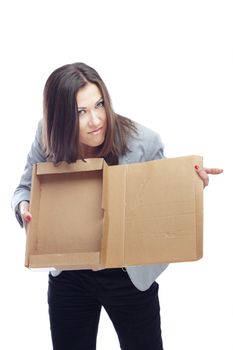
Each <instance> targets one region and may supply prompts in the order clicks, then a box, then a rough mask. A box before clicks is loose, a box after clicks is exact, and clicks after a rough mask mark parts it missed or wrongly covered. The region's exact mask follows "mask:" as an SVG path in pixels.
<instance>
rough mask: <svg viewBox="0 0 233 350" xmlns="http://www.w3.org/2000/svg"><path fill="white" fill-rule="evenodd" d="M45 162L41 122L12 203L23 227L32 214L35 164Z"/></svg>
mask: <svg viewBox="0 0 233 350" xmlns="http://www.w3.org/2000/svg"><path fill="white" fill-rule="evenodd" d="M45 161H46V156H45V154H44V152H43V147H42V122H41V121H40V122H39V124H38V127H37V130H36V136H35V139H34V142H33V143H32V146H31V150H30V152H29V153H28V156H27V162H26V166H25V168H24V172H23V174H22V176H21V179H20V183H19V185H18V186H17V188H16V190H15V192H14V194H13V197H12V202H11V206H12V209H13V210H14V212H15V215H16V218H17V220H18V222H19V224H20V225H21V227H23V219H26V218H27V217H28V218H29V216H27V215H29V214H30V213H28V206H29V201H30V194H31V182H32V167H33V164H35V163H40V162H45ZM20 203H22V204H20ZM22 217H23V219H22ZM25 221H27V220H25Z"/></svg>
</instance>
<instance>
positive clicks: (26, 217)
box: [22, 211, 32, 222]
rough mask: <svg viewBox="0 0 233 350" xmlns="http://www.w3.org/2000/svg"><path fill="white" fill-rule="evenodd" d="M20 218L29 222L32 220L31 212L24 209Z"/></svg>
mask: <svg viewBox="0 0 233 350" xmlns="http://www.w3.org/2000/svg"><path fill="white" fill-rule="evenodd" d="M22 219H23V220H24V221H26V222H30V221H31V220H32V214H31V213H30V212H29V211H26V212H25V213H23V214H22Z"/></svg>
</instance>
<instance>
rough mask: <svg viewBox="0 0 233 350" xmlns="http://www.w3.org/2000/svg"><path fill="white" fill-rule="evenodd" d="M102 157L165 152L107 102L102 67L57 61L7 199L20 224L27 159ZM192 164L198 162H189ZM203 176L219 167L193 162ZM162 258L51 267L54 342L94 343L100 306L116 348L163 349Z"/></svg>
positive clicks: (136, 158) (25, 213)
mask: <svg viewBox="0 0 233 350" xmlns="http://www.w3.org/2000/svg"><path fill="white" fill-rule="evenodd" d="M93 157H103V158H105V160H106V162H107V163H108V164H110V165H114V164H126V163H135V162H143V161H149V160H155V159H161V158H163V144H162V142H161V139H160V137H159V135H158V134H157V133H155V132H153V131H151V130H149V129H147V128H145V127H143V126H141V125H139V124H137V123H135V122H133V121H131V120H129V119H127V118H125V117H122V116H119V115H117V114H116V113H115V112H114V111H113V109H112V106H111V102H110V97H109V94H108V91H107V88H106V86H105V84H104V82H103V81H102V79H101V78H100V76H99V74H98V73H97V72H96V71H95V70H94V69H93V68H91V67H89V66H87V65H86V64H83V63H75V64H69V65H65V66H62V67H60V68H58V69H56V70H55V71H54V72H53V73H52V74H51V75H50V76H49V78H48V80H47V82H46V85H45V89H44V118H43V121H42V122H40V123H39V125H38V129H37V132H36V137H35V140H34V143H33V144H32V148H31V150H30V152H29V154H28V158H27V164H26V167H25V171H24V173H23V175H22V177H21V181H20V184H19V186H18V187H17V189H16V191H15V193H14V196H13V200H12V206H13V208H14V210H15V213H16V217H17V219H18V221H19V222H20V224H21V226H23V224H24V223H26V222H29V221H31V220H32V219H33V218H32V216H31V214H30V212H29V201H30V188H31V176H32V165H33V164H34V163H38V162H46V161H52V162H54V163H58V162H60V161H67V162H68V163H71V162H75V161H76V160H77V159H85V158H93ZM194 171H195V170H194ZM196 171H197V172H198V174H199V176H200V177H201V178H202V180H203V184H204V186H206V185H207V184H208V181H209V178H208V174H219V173H221V172H222V170H220V169H206V168H204V169H196ZM166 267H167V265H166V264H161V265H158V264H157V265H150V266H138V267H128V268H126V269H104V270H99V271H93V270H77V271H63V272H57V273H53V274H52V273H50V274H49V288H48V303H49V316H50V325H51V335H52V342H53V348H54V349H55V350H61V349H62V350H67V349H69V350H72V349H88V350H92V349H95V348H96V335H97V329H98V322H99V317H100V310H101V307H102V306H103V307H104V308H105V309H106V311H107V313H108V314H109V317H110V319H111V320H112V322H113V325H114V327H115V329H116V332H117V334H118V338H119V342H120V346H121V349H124V350H131V349H132V350H137V349H140V350H144V349H147V350H150V349H151V350H152V349H153V350H162V349H163V345H162V338H161V328H160V310H159V300H158V284H157V283H156V282H155V279H156V278H157V277H158V275H159V274H160V273H161V272H162V271H163V270H164V269H165V268H166Z"/></svg>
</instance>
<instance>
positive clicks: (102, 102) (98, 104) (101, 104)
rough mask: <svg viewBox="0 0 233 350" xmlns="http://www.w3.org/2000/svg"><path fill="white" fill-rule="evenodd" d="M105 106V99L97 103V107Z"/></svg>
mask: <svg viewBox="0 0 233 350" xmlns="http://www.w3.org/2000/svg"><path fill="white" fill-rule="evenodd" d="M103 106H104V101H103V100H101V101H99V102H98V103H97V105H96V107H97V108H100V107H103Z"/></svg>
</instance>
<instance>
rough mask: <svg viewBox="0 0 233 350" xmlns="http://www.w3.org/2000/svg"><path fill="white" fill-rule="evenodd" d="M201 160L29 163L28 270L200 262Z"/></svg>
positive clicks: (180, 158) (185, 158)
mask: <svg viewBox="0 0 233 350" xmlns="http://www.w3.org/2000/svg"><path fill="white" fill-rule="evenodd" d="M195 164H198V165H199V166H202V158H201V157H199V156H189V157H179V158H170V159H162V160H155V161H149V162H145V163H137V164H129V165H117V166H108V165H107V164H106V163H105V161H104V160H103V159H88V160H87V161H86V162H83V161H77V162H76V163H72V164H67V163H64V162H62V163H61V164H60V165H58V166H54V165H53V164H52V163H39V164H36V165H34V168H33V177H32V196H31V204H30V205H31V208H30V209H31V213H32V218H33V219H32V221H31V223H30V224H28V233H27V248H26V262H25V265H26V266H27V267H39V268H41V267H49V268H50V267H54V268H61V269H75V268H92V267H121V266H130V265H144V264H152V263H162V262H178V261H191V260H197V259H200V258H201V257H202V242H203V237H202V228H203V183H202V181H201V179H200V178H199V176H198V175H197V174H196V172H195V170H194V165H195Z"/></svg>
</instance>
